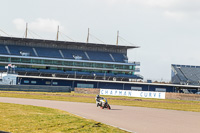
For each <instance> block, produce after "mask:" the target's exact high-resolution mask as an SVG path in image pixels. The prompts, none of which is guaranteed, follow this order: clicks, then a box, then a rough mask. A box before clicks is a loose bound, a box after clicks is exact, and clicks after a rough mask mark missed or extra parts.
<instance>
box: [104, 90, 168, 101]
mask: <svg viewBox="0 0 200 133" xmlns="http://www.w3.org/2000/svg"><path fill="white" fill-rule="evenodd" d="M100 95H111V96H129V97H141V98H158V99H165V92H155V91H132V90H114V89H100Z"/></svg>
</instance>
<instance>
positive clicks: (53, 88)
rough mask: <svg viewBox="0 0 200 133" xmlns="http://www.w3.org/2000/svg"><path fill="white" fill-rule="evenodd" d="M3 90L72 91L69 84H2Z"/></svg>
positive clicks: (0, 87) (1, 88) (0, 86)
mask: <svg viewBox="0 0 200 133" xmlns="http://www.w3.org/2000/svg"><path fill="white" fill-rule="evenodd" d="M0 90H2V91H39V92H71V87H69V86H42V85H0Z"/></svg>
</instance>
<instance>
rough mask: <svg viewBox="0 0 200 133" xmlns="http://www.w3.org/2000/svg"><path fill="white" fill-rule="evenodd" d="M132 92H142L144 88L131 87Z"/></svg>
mask: <svg viewBox="0 0 200 133" xmlns="http://www.w3.org/2000/svg"><path fill="white" fill-rule="evenodd" d="M131 90H133V91H142V87H134V86H133V87H131Z"/></svg>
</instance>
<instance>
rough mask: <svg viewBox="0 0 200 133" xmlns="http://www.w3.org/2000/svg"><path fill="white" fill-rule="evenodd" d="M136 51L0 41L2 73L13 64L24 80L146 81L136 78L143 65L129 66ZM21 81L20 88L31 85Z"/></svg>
mask: <svg viewBox="0 0 200 133" xmlns="http://www.w3.org/2000/svg"><path fill="white" fill-rule="evenodd" d="M133 48H138V47H137V46H120V45H118V46H116V45H109V44H95V43H80V42H66V41H51V40H39V39H28V38H13V37H0V71H1V72H4V71H6V69H5V66H7V65H8V64H13V65H15V66H17V68H16V69H15V71H16V72H17V73H18V75H21V76H23V75H25V76H40V77H61V78H77V79H96V80H114V81H129V80H130V79H142V76H140V75H137V74H135V72H139V68H137V67H138V66H139V65H140V63H139V62H128V57H127V50H128V49H133ZM21 81H23V80H20V81H18V82H19V83H18V84H28V82H27V83H24V82H21ZM29 83H30V84H31V82H29ZM34 83H35V82H34ZM38 83H39V82H38ZM36 84H37V83H36ZM48 84H49V83H48Z"/></svg>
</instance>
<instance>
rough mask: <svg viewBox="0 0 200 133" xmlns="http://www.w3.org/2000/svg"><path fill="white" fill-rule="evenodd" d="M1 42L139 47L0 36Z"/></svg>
mask: <svg viewBox="0 0 200 133" xmlns="http://www.w3.org/2000/svg"><path fill="white" fill-rule="evenodd" d="M0 40H2V41H15V42H24V43H48V44H51V43H52V44H57V45H59V44H66V45H76V46H83V45H85V46H88V47H102V46H104V47H107V48H123V49H132V48H139V46H122V45H112V44H99V43H85V42H70V41H55V40H42V39H31V38H18V37H5V36H0Z"/></svg>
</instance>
